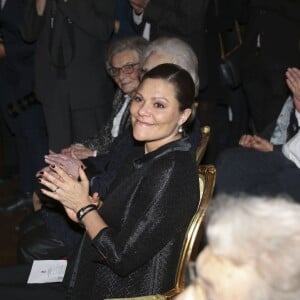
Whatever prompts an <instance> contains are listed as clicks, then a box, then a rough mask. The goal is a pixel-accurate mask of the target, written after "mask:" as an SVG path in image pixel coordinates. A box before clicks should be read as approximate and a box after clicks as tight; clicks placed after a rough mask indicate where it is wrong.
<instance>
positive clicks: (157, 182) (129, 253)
mask: <svg viewBox="0 0 300 300" xmlns="http://www.w3.org/2000/svg"><path fill="white" fill-rule="evenodd" d="M189 149H190V143H189V142H188V140H187V139H183V140H180V141H175V142H172V143H169V144H167V145H164V146H162V147H161V148H159V149H157V150H156V151H153V152H150V153H148V154H146V155H145V154H144V147H143V146H142V147H138V148H137V149H136V150H134V151H133V152H132V153H131V155H130V157H128V159H127V160H126V163H125V164H124V166H123V168H121V170H120V172H119V174H118V175H117V177H116V179H115V180H114V182H113V183H112V185H111V189H110V192H109V193H108V195H107V197H106V199H105V200H104V204H103V206H102V207H101V209H100V211H99V214H100V215H101V216H102V217H103V219H104V220H105V222H106V223H107V224H108V225H109V227H108V228H106V229H104V230H102V231H100V232H99V234H98V235H97V236H96V237H95V238H94V239H93V240H92V241H91V240H90V238H89V237H87V236H85V237H84V240H83V243H82V247H81V253H79V254H78V258H77V262H76V264H75V266H76V268H75V269H74V270H73V276H72V281H71V286H72V288H71V289H70V290H69V293H70V295H72V297H71V298H72V299H99V300H100V299H105V298H115V297H117V298H119V297H133V296H141V295H151V294H156V293H162V292H165V291H167V290H168V289H170V288H172V287H173V284H174V278H175V274H176V268H177V262H178V259H179V254H180V251H181V246H182V242H183V239H184V235H185V231H186V228H187V226H188V223H189V221H190V219H191V217H192V215H193V213H194V212H195V210H196V207H197V204H198V199H199V196H198V195H199V182H198V176H197V168H196V163H195V159H194V154H193V153H191V152H190V151H189ZM77 267H78V269H77ZM67 278H68V276H67Z"/></svg>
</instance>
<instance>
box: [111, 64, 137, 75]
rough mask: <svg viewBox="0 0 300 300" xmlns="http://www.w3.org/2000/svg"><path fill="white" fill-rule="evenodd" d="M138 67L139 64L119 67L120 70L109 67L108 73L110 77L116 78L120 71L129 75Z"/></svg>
mask: <svg viewBox="0 0 300 300" xmlns="http://www.w3.org/2000/svg"><path fill="white" fill-rule="evenodd" d="M138 65H139V63H136V64H128V65H125V66H123V67H120V68H115V67H111V68H110V69H108V73H109V75H110V76H112V77H116V76H118V75H120V72H121V71H122V73H124V74H131V73H133V71H134V69H135V67H136V66H138Z"/></svg>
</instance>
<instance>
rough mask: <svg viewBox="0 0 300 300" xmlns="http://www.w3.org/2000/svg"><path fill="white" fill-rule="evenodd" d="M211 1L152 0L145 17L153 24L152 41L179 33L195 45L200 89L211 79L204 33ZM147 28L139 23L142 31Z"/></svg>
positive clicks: (144, 19)
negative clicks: (208, 77) (208, 71)
mask: <svg viewBox="0 0 300 300" xmlns="http://www.w3.org/2000/svg"><path fill="white" fill-rule="evenodd" d="M208 2H209V0H181V1H178V0H164V1H161V0H151V1H150V2H149V4H148V5H147V7H146V9H145V11H144V17H143V21H145V22H148V23H150V24H151V31H150V34H151V36H150V39H151V40H153V39H155V38H157V37H160V36H176V37H178V38H181V39H183V40H184V41H186V42H187V43H188V44H190V45H191V47H192V48H193V50H194V51H195V53H196V55H197V57H198V62H199V76H200V88H202V87H204V86H205V85H206V81H207V74H206V73H207V66H206V56H205V48H204V44H205V42H204V35H205V21H206V10H207V5H208ZM143 24H144V23H143ZM143 27H144V25H142V24H141V25H140V26H138V28H137V30H138V32H139V33H141V32H142V30H143Z"/></svg>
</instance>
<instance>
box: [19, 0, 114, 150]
mask: <svg viewBox="0 0 300 300" xmlns="http://www.w3.org/2000/svg"><path fill="white" fill-rule="evenodd" d="M26 1H27V5H26V9H25V12H24V23H23V25H22V34H23V36H24V38H25V39H26V40H28V41H33V40H37V49H36V56H35V62H36V65H35V71H36V74H35V75H36V77H35V78H36V87H35V91H36V94H37V96H38V98H39V99H40V101H41V102H42V104H43V109H44V112H45V117H46V123H47V129H48V135H49V146H50V149H52V150H54V151H56V152H59V151H60V150H61V149H62V148H64V147H66V146H68V145H70V144H72V143H74V142H76V141H80V140H85V139H87V138H88V137H91V136H94V135H95V134H96V132H97V131H98V130H99V129H100V127H101V126H102V125H103V124H104V122H105V120H106V118H107V116H108V112H109V110H110V107H111V98H112V96H113V94H112V92H113V91H112V88H110V87H112V82H111V81H110V80H109V78H108V76H107V75H106V72H105V68H104V47H105V42H106V41H107V40H108V39H109V38H110V37H111V34H112V31H113V26H114V12H115V1H112V0H102V1H96V0H85V1H82V0H72V1H67V0H26Z"/></svg>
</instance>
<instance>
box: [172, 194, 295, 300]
mask: <svg viewBox="0 0 300 300" xmlns="http://www.w3.org/2000/svg"><path fill="white" fill-rule="evenodd" d="M214 201H215V202H214V204H213V205H212V207H211V209H210V210H211V211H210V216H209V220H208V224H207V229H206V233H207V240H208V245H207V246H206V247H205V249H204V250H203V251H202V252H201V253H200V255H199V257H198V259H197V261H196V271H197V276H196V278H195V281H194V282H193V283H192V284H191V285H190V286H189V287H188V288H187V289H186V290H185V291H184V292H183V293H182V294H181V295H179V296H178V297H177V298H176V300H196V299H197V300H233V299H235V300H262V299H263V300H297V299H300V280H299V278H300V206H299V204H296V203H293V202H291V201H289V199H287V198H284V197H276V198H266V197H249V196H242V197H238V198H233V197H229V196H226V195H223V196H220V197H218V198H217V199H215V200H214Z"/></svg>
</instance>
